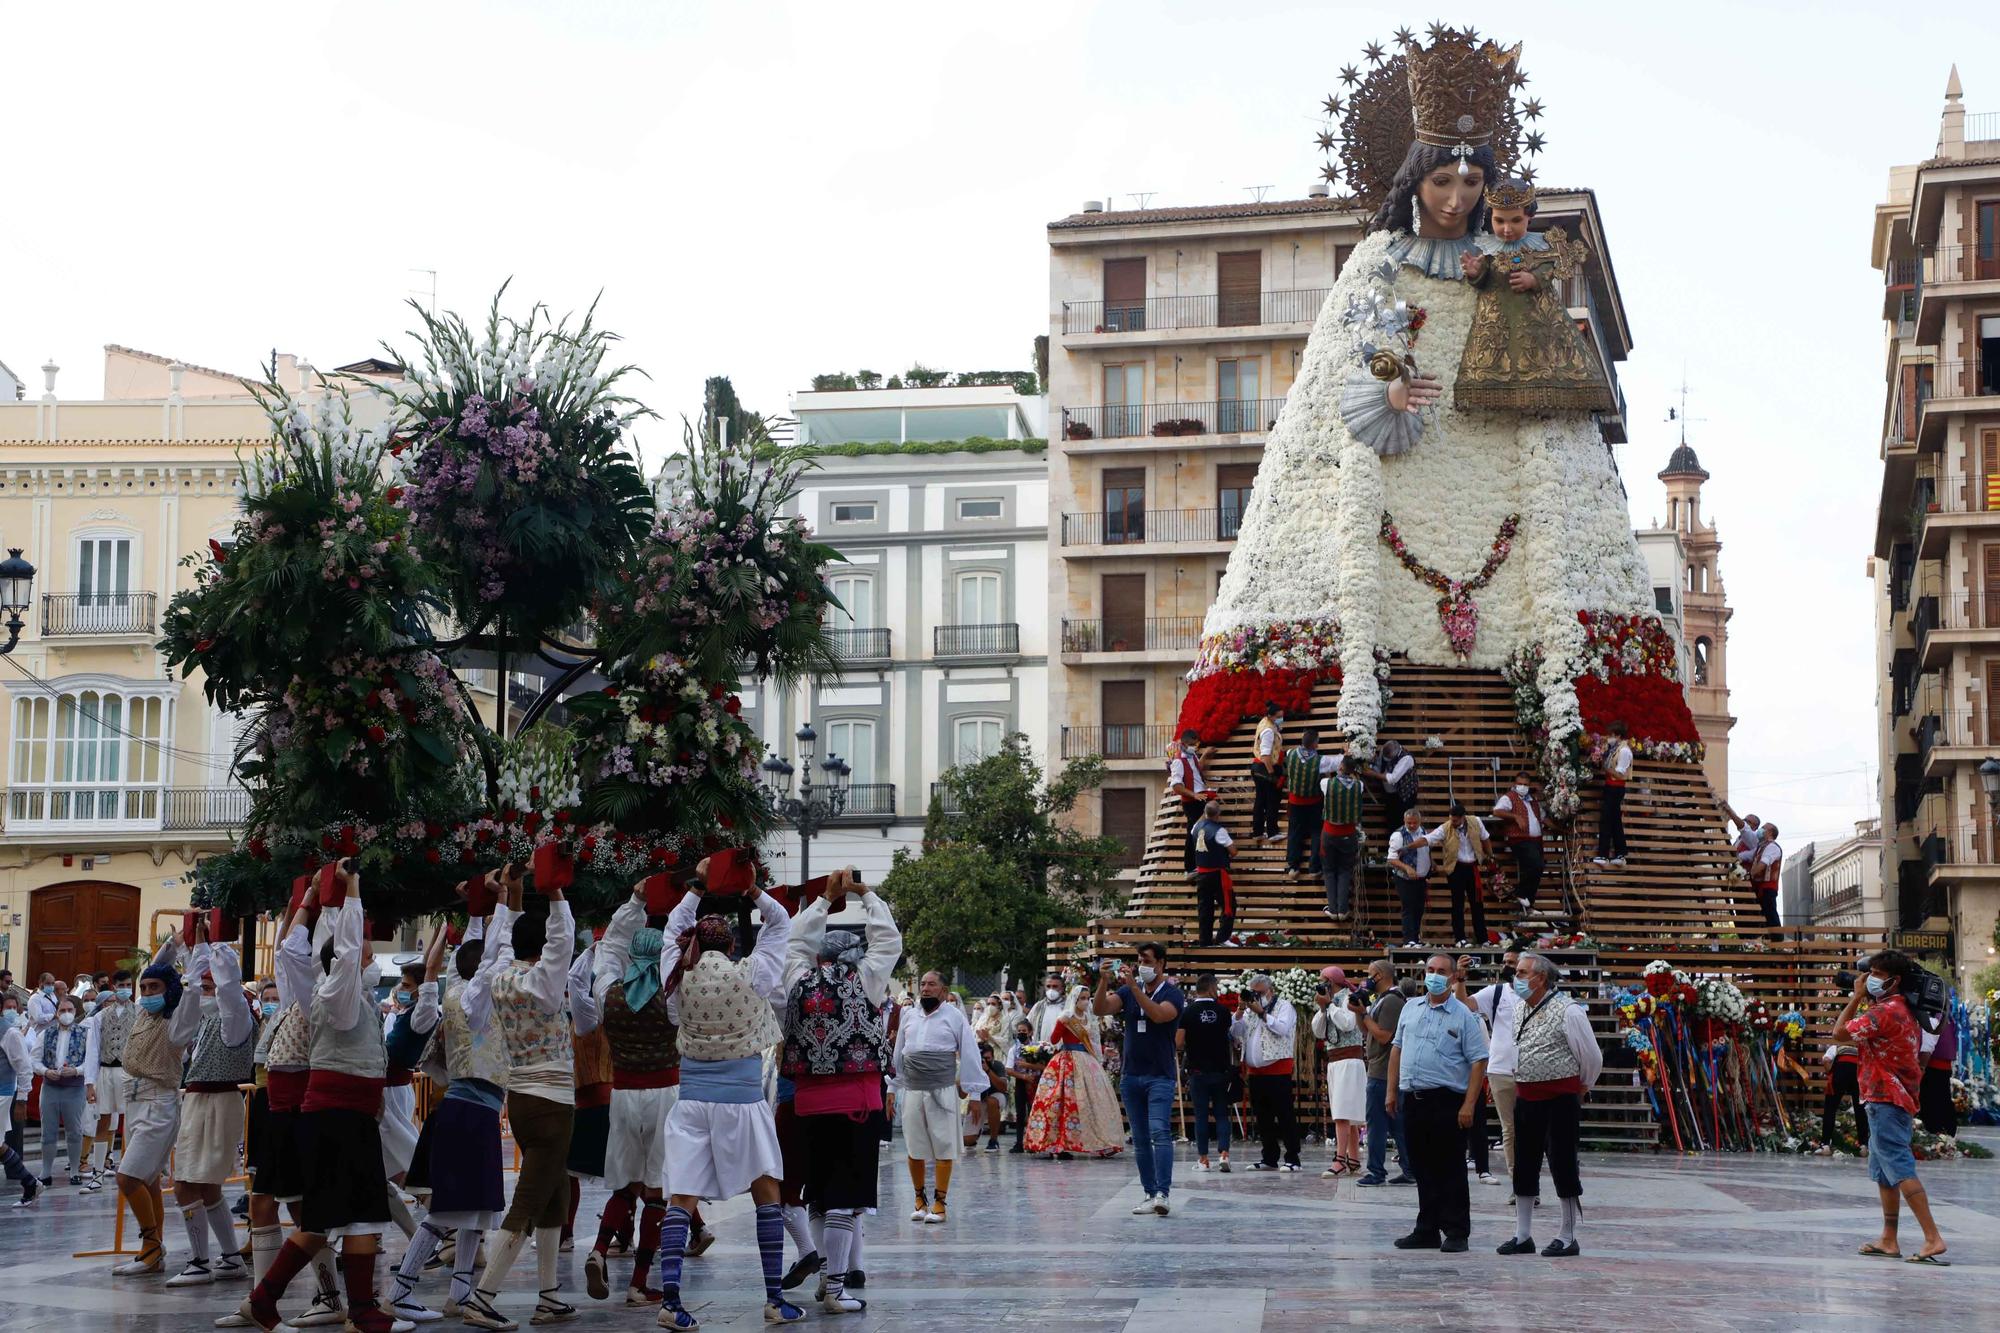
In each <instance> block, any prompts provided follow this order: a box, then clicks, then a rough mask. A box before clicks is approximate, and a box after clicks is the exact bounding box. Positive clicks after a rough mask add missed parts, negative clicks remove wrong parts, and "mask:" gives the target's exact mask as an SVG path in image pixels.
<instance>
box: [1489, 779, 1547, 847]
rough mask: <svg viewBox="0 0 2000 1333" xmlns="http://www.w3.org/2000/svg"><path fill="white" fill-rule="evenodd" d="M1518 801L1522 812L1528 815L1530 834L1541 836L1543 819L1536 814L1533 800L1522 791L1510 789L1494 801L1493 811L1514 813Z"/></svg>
mask: <svg viewBox="0 0 2000 1333" xmlns="http://www.w3.org/2000/svg"><path fill="white" fill-rule="evenodd" d="M1510 798H1511V799H1510ZM1516 802H1518V803H1519V805H1520V807H1521V813H1522V814H1524V815H1526V816H1527V817H1528V836H1529V837H1531V838H1539V837H1541V836H1542V821H1541V819H1540V817H1539V816H1537V815H1536V814H1535V803H1534V802H1533V801H1530V800H1529V799H1528V798H1527V797H1525V796H1523V795H1521V793H1519V792H1517V791H1514V790H1512V789H1509V790H1508V791H1507V792H1506V793H1504V794H1503V795H1502V796H1501V797H1500V799H1499V800H1497V801H1495V802H1494V803H1493V813H1494V814H1496V815H1507V814H1512V813H1513V810H1514V803H1516Z"/></svg>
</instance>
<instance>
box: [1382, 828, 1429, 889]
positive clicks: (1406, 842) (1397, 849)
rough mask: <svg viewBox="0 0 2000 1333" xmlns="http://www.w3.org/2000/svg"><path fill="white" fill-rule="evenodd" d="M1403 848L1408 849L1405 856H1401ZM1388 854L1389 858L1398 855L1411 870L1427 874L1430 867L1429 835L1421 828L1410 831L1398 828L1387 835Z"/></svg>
mask: <svg viewBox="0 0 2000 1333" xmlns="http://www.w3.org/2000/svg"><path fill="white" fill-rule="evenodd" d="M1405 848H1408V849H1409V851H1410V855H1409V856H1407V857H1405V856H1403V851H1404V849H1405ZM1389 856H1390V858H1391V859H1395V858H1399V857H1400V858H1401V859H1402V860H1403V863H1404V864H1405V865H1407V866H1409V867H1410V868H1411V870H1413V871H1416V872H1418V873H1419V874H1424V875H1427V874H1429V873H1430V869H1431V840H1430V837H1429V835H1427V834H1426V833H1425V832H1424V831H1423V830H1422V829H1418V830H1417V831H1416V832H1414V833H1412V832H1411V831H1410V830H1409V829H1406V828H1399V829H1397V830H1396V831H1395V832H1394V833H1391V834H1390V835H1389ZM1392 869H1393V867H1392ZM1407 878H1414V876H1409V877H1407Z"/></svg>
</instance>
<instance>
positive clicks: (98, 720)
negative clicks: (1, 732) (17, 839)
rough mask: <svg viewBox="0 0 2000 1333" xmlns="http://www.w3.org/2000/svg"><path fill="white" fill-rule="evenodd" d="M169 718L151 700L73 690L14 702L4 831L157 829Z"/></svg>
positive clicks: (166, 709) (156, 698)
mask: <svg viewBox="0 0 2000 1333" xmlns="http://www.w3.org/2000/svg"><path fill="white" fill-rule="evenodd" d="M171 714H172V704H171V701H170V700H168V699H166V698H164V697H161V696H160V695H158V694H145V695H140V694H126V693H121V692H119V691H115V690H102V689H78V690H65V691H63V692H62V693H60V694H58V695H56V696H55V697H54V698H50V697H49V696H48V695H47V694H43V693H36V694H33V695H25V696H23V697H21V698H18V699H16V700H15V701H14V744H13V752H12V755H11V760H12V764H11V771H10V772H9V775H8V793H7V821H8V826H9V827H10V828H14V827H15V826H17V825H29V824H37V823H47V824H89V825H93V826H96V827H100V828H103V827H112V826H121V827H132V828H147V827H157V826H158V823H159V819H160V808H161V807H160V801H161V797H162V791H163V789H164V787H165V786H166V754H167V750H168V748H169V747H170V746H171V744H172V736H171V730H170V723H169V718H170V717H171Z"/></svg>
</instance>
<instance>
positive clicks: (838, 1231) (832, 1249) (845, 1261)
mask: <svg viewBox="0 0 2000 1333" xmlns="http://www.w3.org/2000/svg"><path fill="white" fill-rule="evenodd" d="M860 1230H861V1228H860V1219H859V1218H858V1217H857V1216H856V1215H855V1213H854V1211H853V1210H852V1209H847V1208H840V1209H835V1210H833V1211H831V1212H829V1213H827V1215H826V1294H827V1295H829V1296H832V1297H834V1298H836V1299H838V1298H839V1297H840V1296H841V1295H842V1294H843V1293H844V1292H845V1291H846V1290H847V1274H848V1273H849V1272H850V1271H851V1265H852V1263H853V1261H854V1238H855V1237H856V1236H857V1235H859V1234H860Z"/></svg>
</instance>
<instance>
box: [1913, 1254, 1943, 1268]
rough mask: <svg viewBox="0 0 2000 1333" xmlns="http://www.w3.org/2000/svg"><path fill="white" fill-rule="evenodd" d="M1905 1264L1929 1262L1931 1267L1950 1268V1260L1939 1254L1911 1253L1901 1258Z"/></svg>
mask: <svg viewBox="0 0 2000 1333" xmlns="http://www.w3.org/2000/svg"><path fill="white" fill-rule="evenodd" d="M1903 1262H1904V1263H1906V1264H1929V1265H1930V1266H1931V1267H1932V1268H1950V1267H1951V1260H1949V1259H1947V1258H1945V1257H1944V1256H1943V1255H1941V1254H1913V1255H1911V1256H1910V1257H1909V1258H1907V1259H1905V1260H1903Z"/></svg>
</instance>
